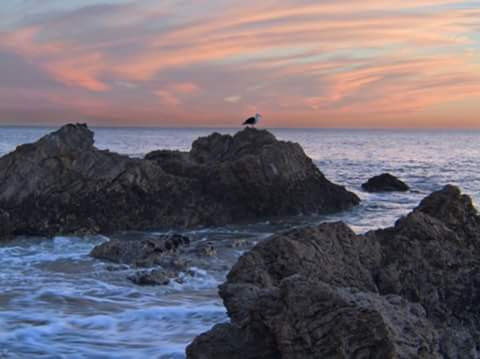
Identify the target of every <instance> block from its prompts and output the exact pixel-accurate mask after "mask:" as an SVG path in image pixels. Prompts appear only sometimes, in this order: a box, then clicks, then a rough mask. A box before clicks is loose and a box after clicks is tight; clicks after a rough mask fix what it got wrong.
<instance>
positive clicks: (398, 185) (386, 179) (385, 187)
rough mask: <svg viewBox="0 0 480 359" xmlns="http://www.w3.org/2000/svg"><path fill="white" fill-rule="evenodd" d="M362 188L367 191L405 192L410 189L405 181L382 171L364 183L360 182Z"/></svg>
mask: <svg viewBox="0 0 480 359" xmlns="http://www.w3.org/2000/svg"><path fill="white" fill-rule="evenodd" d="M362 188H363V189H364V190H365V191H367V192H394V191H399V192H405V191H408V190H409V189H410V187H409V186H408V185H407V184H406V183H404V182H402V181H401V180H399V179H398V178H397V177H395V176H392V175H391V174H390V173H383V174H381V175H379V176H375V177H372V178H370V179H369V180H368V181H367V182H366V183H364V184H362Z"/></svg>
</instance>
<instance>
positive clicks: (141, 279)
mask: <svg viewBox="0 0 480 359" xmlns="http://www.w3.org/2000/svg"><path fill="white" fill-rule="evenodd" d="M171 277H172V275H169V274H168V273H166V272H164V271H163V270H160V269H154V270H152V271H139V272H136V273H135V274H133V275H131V276H129V277H128V279H129V280H131V281H132V282H133V283H135V284H138V285H168V284H169V283H170V278H171ZM173 277H174V276H173Z"/></svg>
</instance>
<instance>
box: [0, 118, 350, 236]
mask: <svg viewBox="0 0 480 359" xmlns="http://www.w3.org/2000/svg"><path fill="white" fill-rule="evenodd" d="M93 137H94V134H93V132H92V131H90V129H89V128H88V127H87V126H86V125H82V124H76V125H72V124H70V125H66V126H63V127H62V128H60V129H59V130H58V131H56V132H53V133H51V134H48V135H46V136H44V137H43V138H41V139H40V140H38V141H37V142H35V143H32V144H26V145H21V146H18V147H17V149H16V150H15V151H14V152H12V153H9V154H7V155H5V156H3V157H1V158H0V220H1V221H0V238H1V237H6V236H12V235H39V236H52V235H56V234H92V233H103V234H105V233H111V232H114V231H118V230H135V229H142V230H145V229H151V228H192V227H201V226H203V227H207V226H218V225H225V224H229V223H248V222H250V223H251V222H258V221H262V220H266V219H268V218H274V217H282V216H294V215H300V214H309V213H330V212H336V211H341V210H346V209H349V208H351V207H353V206H355V205H357V204H358V203H359V198H358V197H357V196H356V195H355V194H353V193H351V192H349V191H347V190H346V189H345V188H344V187H342V186H339V185H336V184H333V183H332V182H330V181H328V180H327V179H326V178H325V176H324V175H323V174H322V173H321V172H320V171H319V170H318V168H317V167H316V166H315V164H314V163H313V162H312V160H311V159H310V158H308V157H307V156H306V155H305V153H304V152H303V150H302V148H301V147H300V145H298V144H296V143H291V142H284V141H279V140H277V139H276V138H275V137H274V136H273V135H272V134H271V133H269V132H268V131H266V130H257V129H253V128H246V129H245V130H243V131H240V132H238V133H236V134H235V135H234V136H230V135H220V134H218V133H214V134H212V135H210V136H208V137H203V138H199V139H197V140H196V141H195V142H194V143H193V144H192V149H191V151H190V152H178V151H166V150H161V151H154V152H152V153H149V154H147V155H146V156H145V159H136V158H129V157H128V156H124V155H120V154H116V153H111V152H109V151H108V150H99V149H97V148H95V147H94V139H93Z"/></svg>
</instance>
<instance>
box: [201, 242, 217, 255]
mask: <svg viewBox="0 0 480 359" xmlns="http://www.w3.org/2000/svg"><path fill="white" fill-rule="evenodd" d="M196 253H197V255H199V256H200V257H215V256H216V255H217V248H215V246H214V245H213V243H211V242H207V243H201V244H200V245H199V246H197V248H196Z"/></svg>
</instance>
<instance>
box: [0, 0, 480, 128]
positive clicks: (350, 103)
mask: <svg viewBox="0 0 480 359" xmlns="http://www.w3.org/2000/svg"><path fill="white" fill-rule="evenodd" d="M11 1H12V2H14V3H16V5H17V6H16V7H14V6H11V5H10V6H9V7H8V8H6V10H8V15H9V16H10V18H12V19H16V20H15V21H12V20H10V21H9V22H8V24H9V25H8V28H6V29H0V31H2V32H0V54H1V53H2V52H3V53H6V54H7V53H9V54H12V56H18V57H20V58H22V59H23V60H22V63H21V64H20V63H19V64H18V69H20V66H21V67H22V69H23V68H25V66H29V67H30V68H31V71H32V72H36V73H41V74H42V76H38V77H39V78H42V82H41V84H42V86H44V89H43V92H42V93H38V92H33V93H32V92H31V91H32V88H33V89H36V88H37V87H39V86H40V82H39V83H38V84H33V83H32V84H25V81H20V80H19V81H18V83H16V84H15V83H13V84H12V81H9V83H8V85H2V83H0V121H2V117H1V115H2V114H5V115H4V116H5V121H8V120H9V119H7V118H6V114H8V116H9V118H12V116H13V115H12V114H14V116H13V117H15V118H22V116H24V117H25V116H27V115H28V116H30V114H31V113H32V110H34V109H35V106H36V103H37V102H36V101H33V100H32V101H27V102H25V105H24V107H23V108H22V106H20V105H19V106H16V107H15V108H13V107H12V106H9V107H8V108H7V106H6V105H1V104H8V103H11V100H12V98H13V97H14V96H15V95H14V94H17V95H18V94H20V93H21V94H23V95H22V96H27V95H28V96H29V95H31V96H37V98H41V99H42V101H41V102H42V104H43V105H44V106H46V104H48V106H49V108H52V109H58V111H59V112H61V113H71V114H76V115H78V116H86V117H87V118H91V119H92V120H93V121H95V122H102V121H105V122H109V123H110V122H112V123H113V122H114V121H119V122H121V123H125V122H128V121H129V120H132V121H137V122H138V120H139V119H140V121H142V122H144V123H145V124H154V123H153V121H159V118H161V119H162V121H167V120H168V119H169V118H172V119H175V120H176V121H184V122H185V123H187V122H188V123H189V124H193V125H195V124H197V125H202V124H205V122H204V121H205V119H206V118H207V119H208V121H210V122H209V123H208V124H212V123H213V124H214V123H215V121H222V122H218V123H219V124H220V123H221V124H222V125H224V124H225V118H227V119H228V118H230V119H231V120H230V121H231V122H230V123H231V124H236V123H237V122H238V117H242V116H244V115H246V114H249V112H251V111H252V109H255V110H256V109H259V110H261V111H262V113H264V114H265V115H266V116H265V117H266V119H268V120H267V121H265V122H267V123H270V124H271V125H272V126H278V125H283V124H286V123H287V122H286V121H287V120H290V119H291V118H295V119H296V122H295V124H293V125H297V126H317V125H318V126H323V125H329V126H331V125H332V124H333V125H334V126H364V125H365V126H370V125H375V126H383V125H388V126H391V125H392V123H393V124H394V125H398V126H403V125H405V124H415V125H417V124H418V125H422V126H423V125H432V126H433V125H438V126H441V125H443V124H444V122H442V121H444V119H445V118H448V112H450V114H451V117H452V118H454V117H456V113H457V112H458V110H459V109H460V107H461V106H465V101H467V102H470V106H469V109H471V111H470V113H469V114H464V117H465V118H464V122H463V124H464V125H471V124H472V123H473V124H475V122H474V120H473V119H474V118H478V115H479V114H480V105H479V104H478V100H477V99H478V97H479V96H480V43H479V41H480V40H479V39H480V34H479V29H480V10H479V9H478V8H477V7H474V6H471V4H469V3H468V2H465V1H455V0H402V1H400V0H392V1H388V2H386V1H380V0H364V1H359V0H343V1H333V0H327V1H322V2H318V1H313V0H303V1H293V0H283V1H282V0H268V1H264V2H244V1H238V0H229V1H219V0H206V1H203V2H191V3H190V2H188V3H186V2H183V1H179V0H169V1H166V2H162V3H161V4H159V2H153V1H149V0H145V1H123V2H112V3H111V4H109V3H105V2H103V1H102V2H100V1H94V0H89V2H88V3H85V2H83V3H80V2H76V1H75V2H70V3H69V4H64V5H62V6H60V5H59V2H53V1H52V2H50V1H47V2H42V1H39V0H29V1H20V0H11ZM62 3H63V2H62ZM10 4H11V3H10ZM1 6H2V5H0V7H1ZM22 11H24V12H25V13H26V14H27V15H26V16H23V17H21V16H18V17H15V16H12V14H15V13H16V12H22ZM0 18H1V15H0ZM12 67H15V66H14V65H12V63H11V62H9V63H8V71H11V70H12ZM6 69H7V65H5V64H4V63H2V61H1V60H0V73H1V72H2V70H3V71H5V70H6ZM45 77H46V78H48V79H49V80H50V81H49V82H48V84H47V81H45V80H44V78H45ZM19 78H21V77H19ZM127 84H128V85H127ZM2 86H3V87H2ZM29 91H30V92H29ZM69 96H75V99H74V100H73V99H70V98H69ZM446 103H448V104H449V106H447V108H448V109H447V113H442V116H439V110H438V109H439V108H444V107H445V104H446ZM456 103H457V105H455V104H456ZM2 106H4V108H2ZM126 108H128V111H127V110H125V109H126ZM15 111H16V112H15ZM22 113H24V115H22ZM199 113H202V116H200V115H199ZM160 114H161V116H159V115H160ZM39 117H42V116H39ZM129 117H131V118H130V119H129ZM32 121H33V119H32ZM195 121H198V122H195ZM268 121H270V122H268ZM472 121H473V122H472ZM457 122H458V121H457ZM156 124H159V125H161V124H162V122H157V123H156ZM227 124H228V123H227ZM289 125H291V122H289ZM459 125H462V122H460V123H459ZM478 125H479V126H480V123H478Z"/></svg>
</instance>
